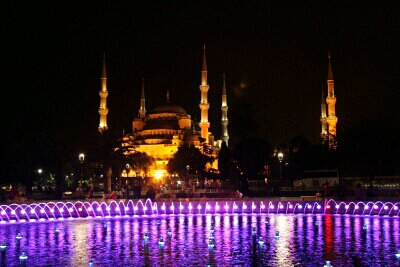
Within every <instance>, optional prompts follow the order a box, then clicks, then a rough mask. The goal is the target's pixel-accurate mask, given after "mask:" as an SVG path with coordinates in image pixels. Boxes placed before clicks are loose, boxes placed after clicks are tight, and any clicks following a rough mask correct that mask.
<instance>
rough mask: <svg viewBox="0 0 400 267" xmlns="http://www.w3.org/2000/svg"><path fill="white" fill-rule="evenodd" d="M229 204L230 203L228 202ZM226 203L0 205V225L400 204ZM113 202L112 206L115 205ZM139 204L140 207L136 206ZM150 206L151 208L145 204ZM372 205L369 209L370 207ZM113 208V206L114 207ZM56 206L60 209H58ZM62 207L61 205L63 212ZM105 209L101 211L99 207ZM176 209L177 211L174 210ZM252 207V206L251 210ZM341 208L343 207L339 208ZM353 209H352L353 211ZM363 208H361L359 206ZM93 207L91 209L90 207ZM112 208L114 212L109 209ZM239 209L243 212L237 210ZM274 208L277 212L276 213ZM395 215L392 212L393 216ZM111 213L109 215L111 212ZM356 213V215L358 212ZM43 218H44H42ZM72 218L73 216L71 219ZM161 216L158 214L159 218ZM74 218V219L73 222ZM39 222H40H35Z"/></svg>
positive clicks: (346, 210)
mask: <svg viewBox="0 0 400 267" xmlns="http://www.w3.org/2000/svg"><path fill="white" fill-rule="evenodd" d="M228 201H229V200H228ZM228 201H226V202H225V204H222V206H221V204H219V203H218V202H216V201H208V202H199V201H193V203H192V202H188V203H187V204H182V203H181V202H173V201H171V202H166V203H163V202H161V203H156V202H151V201H150V200H147V201H146V204H144V203H143V202H142V201H138V202H132V201H129V202H132V203H129V202H125V203H122V202H115V201H112V202H110V203H108V202H100V203H97V202H95V203H96V205H94V203H91V202H83V203H82V202H76V203H70V202H68V203H65V204H66V205H68V206H65V204H62V203H58V204H56V205H54V203H49V204H47V203H37V204H35V203H32V204H30V206H27V207H26V205H25V206H24V205H18V204H11V205H10V206H7V205H2V206H1V208H2V209H1V210H0V212H1V215H2V216H7V214H10V217H1V220H0V222H2V223H7V222H8V223H10V222H11V220H12V219H15V220H14V221H15V222H22V219H28V220H26V221H29V219H30V218H24V217H23V216H21V217H17V218H15V217H14V216H15V214H18V212H20V213H19V214H28V213H29V212H30V214H32V215H35V214H36V213H39V214H41V216H40V217H41V219H42V220H41V221H43V220H50V219H51V218H52V219H53V220H59V219H60V218H64V219H74V218H75V217H76V218H91V217H92V216H93V215H94V217H98V218H103V217H105V218H109V217H116V216H120V215H121V214H120V213H119V212H120V211H121V210H125V213H124V214H122V215H123V216H128V217H129V215H128V214H127V211H128V210H129V208H128V206H125V205H132V209H133V210H135V211H138V212H135V215H136V216H142V215H146V214H147V213H146V212H145V211H146V210H148V209H153V210H154V211H155V212H153V215H155V214H159V211H160V208H161V210H163V212H162V215H170V214H171V215H172V214H175V213H174V212H175V210H178V209H179V210H181V211H182V212H180V214H184V213H183V210H185V208H186V206H185V205H187V208H188V211H193V209H197V210H198V212H197V214H200V213H203V208H204V212H205V213H209V212H210V211H213V212H214V213H217V212H218V211H220V210H222V209H224V210H225V212H226V213H228V212H230V210H232V212H233V213H237V212H239V213H243V214H244V213H247V212H248V211H249V210H250V209H251V210H250V211H251V212H252V213H254V212H256V213H260V214H265V213H267V211H266V206H267V205H268V213H270V212H272V210H274V213H275V212H277V213H282V214H284V213H285V210H286V213H287V214H295V213H299V212H304V213H305V214H317V213H320V211H318V212H317V210H321V209H323V208H324V209H325V210H326V211H327V212H328V209H329V208H331V209H332V207H334V206H332V204H334V205H335V207H336V208H337V209H336V210H335V212H336V213H337V214H346V215H353V214H355V212H354V211H353V210H360V209H361V208H362V209H363V210H364V212H363V214H365V215H368V214H369V212H367V210H368V209H373V210H374V211H375V210H376V212H375V214H376V215H385V216H398V215H399V214H398V210H400V203H399V202H394V203H393V202H387V203H382V202H380V201H378V202H368V203H367V202H358V203H354V202H340V203H339V202H338V203H337V204H336V203H335V202H334V201H333V200H328V201H326V202H325V203H326V204H325V205H322V204H321V202H320V201H315V202H314V201H313V202H308V203H307V202H300V201H299V202H296V203H294V204H292V203H290V202H287V203H281V202H278V201H276V202H275V201H268V203H266V204H264V203H263V201H256V200H255V201H254V200H253V201H251V202H249V201H242V200H237V201H229V202H228ZM114 202H115V203H114ZM139 202H140V203H139ZM147 202H149V203H150V204H147ZM370 203H371V205H369V204H370ZM114 204H115V206H114ZM57 205H59V206H57ZM61 205H64V207H63V208H62V207H61ZM102 205H104V207H102ZM175 205H176V207H175ZM250 205H251V206H250ZM342 205H343V206H342ZM352 205H354V208H353V207H352ZM361 205H362V206H361ZM93 206H94V207H93ZM112 207H114V208H112ZM240 207H242V209H240ZM275 208H276V211H275ZM55 209H57V210H58V212H60V214H63V215H62V216H60V218H56V217H55V215H54V213H55ZM381 209H382V210H385V212H384V213H383V212H382V213H379V214H378V211H379V210H381ZM64 210H65V211H67V210H68V211H69V213H67V214H65V213H63V212H64ZM94 210H97V211H98V212H99V213H97V214H91V213H89V212H92V211H94ZM105 210H107V213H106V214H103V213H102V212H103V211H105ZM392 210H393V211H395V212H392ZM111 211H112V212H111ZM139 211H140V212H139ZM358 213H359V212H358ZM42 214H43V215H44V216H43V215H42ZM72 214H73V215H72ZM159 215H160V214H159ZM72 217H73V218H72ZM37 220H39V218H37Z"/></svg>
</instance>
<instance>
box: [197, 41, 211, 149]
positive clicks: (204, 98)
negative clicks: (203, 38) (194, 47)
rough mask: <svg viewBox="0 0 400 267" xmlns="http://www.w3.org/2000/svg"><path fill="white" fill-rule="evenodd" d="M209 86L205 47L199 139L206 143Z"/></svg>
mask: <svg viewBox="0 0 400 267" xmlns="http://www.w3.org/2000/svg"><path fill="white" fill-rule="evenodd" d="M208 89H209V86H208V83H207V63H206V45H204V47H203V66H202V69H201V85H200V91H201V101H200V105H199V107H200V111H201V120H200V123H199V126H200V129H201V137H202V138H204V139H206V142H207V143H208V135H209V133H208V128H210V123H209V122H208V109H209V108H210V104H209V103H208V100H207V92H208Z"/></svg>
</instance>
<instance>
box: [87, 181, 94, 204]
mask: <svg viewBox="0 0 400 267" xmlns="http://www.w3.org/2000/svg"><path fill="white" fill-rule="evenodd" d="M87 198H88V199H90V200H92V198H93V185H92V184H90V185H89V188H88V192H87Z"/></svg>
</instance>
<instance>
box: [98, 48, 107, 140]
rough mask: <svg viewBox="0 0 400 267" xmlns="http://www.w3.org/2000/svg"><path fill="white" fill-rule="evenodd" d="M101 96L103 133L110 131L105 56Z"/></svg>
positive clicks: (100, 125)
mask: <svg viewBox="0 0 400 267" xmlns="http://www.w3.org/2000/svg"><path fill="white" fill-rule="evenodd" d="M99 96H100V107H99V115H100V122H99V132H100V133H103V132H105V131H106V130H107V129H108V126H107V114H108V108H107V96H108V91H107V73H106V56H105V54H104V55H103V69H102V73H101V90H100V92H99Z"/></svg>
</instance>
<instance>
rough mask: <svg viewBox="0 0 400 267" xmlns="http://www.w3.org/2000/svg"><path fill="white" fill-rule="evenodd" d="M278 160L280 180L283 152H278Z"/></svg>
mask: <svg viewBox="0 0 400 267" xmlns="http://www.w3.org/2000/svg"><path fill="white" fill-rule="evenodd" d="M278 160H279V181H282V161H283V153H282V152H279V153H278Z"/></svg>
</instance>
